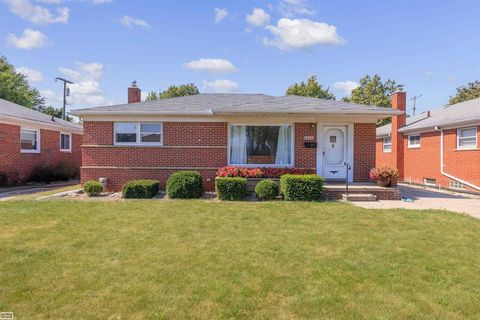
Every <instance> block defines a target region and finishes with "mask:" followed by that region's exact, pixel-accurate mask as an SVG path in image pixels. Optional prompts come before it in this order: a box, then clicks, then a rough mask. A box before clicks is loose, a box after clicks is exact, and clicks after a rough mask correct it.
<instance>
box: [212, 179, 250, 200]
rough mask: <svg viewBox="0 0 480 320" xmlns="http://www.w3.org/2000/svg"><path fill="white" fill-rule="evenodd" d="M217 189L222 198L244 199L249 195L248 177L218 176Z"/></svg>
mask: <svg viewBox="0 0 480 320" xmlns="http://www.w3.org/2000/svg"><path fill="white" fill-rule="evenodd" d="M215 190H216V191H217V197H218V199H220V200H244V199H245V197H246V196H247V179H246V178H230V177H217V178H215Z"/></svg>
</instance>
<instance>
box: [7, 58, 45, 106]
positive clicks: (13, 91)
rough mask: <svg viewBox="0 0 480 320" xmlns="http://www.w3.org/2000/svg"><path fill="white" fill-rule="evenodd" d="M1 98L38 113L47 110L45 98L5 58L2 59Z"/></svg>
mask: <svg viewBox="0 0 480 320" xmlns="http://www.w3.org/2000/svg"><path fill="white" fill-rule="evenodd" d="M0 98H2V99H5V100H8V101H10V102H13V103H16V104H19V105H21V106H24V107H27V108H30V109H35V110H38V111H42V110H43V109H44V108H45V98H43V97H42V96H41V95H40V93H39V92H38V90H37V89H35V88H32V87H31V86H30V85H29V83H28V81H27V78H26V77H25V76H24V75H23V74H21V73H19V72H16V71H15V67H14V66H13V65H11V64H10V63H8V61H7V58H5V57H0Z"/></svg>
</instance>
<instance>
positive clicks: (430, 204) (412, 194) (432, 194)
mask: <svg viewBox="0 0 480 320" xmlns="http://www.w3.org/2000/svg"><path fill="white" fill-rule="evenodd" d="M399 189H400V191H401V192H402V196H403V197H406V198H410V199H412V200H413V202H405V201H402V200H380V201H377V202H352V204H354V205H356V206H358V207H362V208H367V209H394V208H400V209H416V210H425V209H440V210H448V211H453V212H460V213H466V214H469V215H471V216H472V217H474V218H477V219H480V199H474V198H467V197H464V196H461V195H458V194H450V193H446V192H440V191H434V190H429V189H420V188H415V187H408V186H399Z"/></svg>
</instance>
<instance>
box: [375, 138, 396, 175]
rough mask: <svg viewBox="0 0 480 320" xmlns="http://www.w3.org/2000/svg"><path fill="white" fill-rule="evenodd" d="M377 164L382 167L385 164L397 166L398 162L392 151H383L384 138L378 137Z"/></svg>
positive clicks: (376, 148)
mask: <svg viewBox="0 0 480 320" xmlns="http://www.w3.org/2000/svg"><path fill="white" fill-rule="evenodd" d="M375 154H376V160H375V166H376V167H380V166H383V165H388V166H391V167H394V168H396V167H397V163H396V161H395V159H393V155H392V153H391V152H383V139H376V141H375Z"/></svg>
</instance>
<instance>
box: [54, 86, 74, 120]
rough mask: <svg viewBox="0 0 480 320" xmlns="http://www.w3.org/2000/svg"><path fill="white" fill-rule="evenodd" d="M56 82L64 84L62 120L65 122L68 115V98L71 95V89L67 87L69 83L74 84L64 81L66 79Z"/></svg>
mask: <svg viewBox="0 0 480 320" xmlns="http://www.w3.org/2000/svg"><path fill="white" fill-rule="evenodd" d="M55 81H62V82H63V108H62V119H63V120H65V118H66V113H65V107H66V105H67V96H69V95H70V88H68V87H67V83H69V84H73V82H72V81H70V80H67V79H64V78H58V77H57V78H55Z"/></svg>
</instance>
